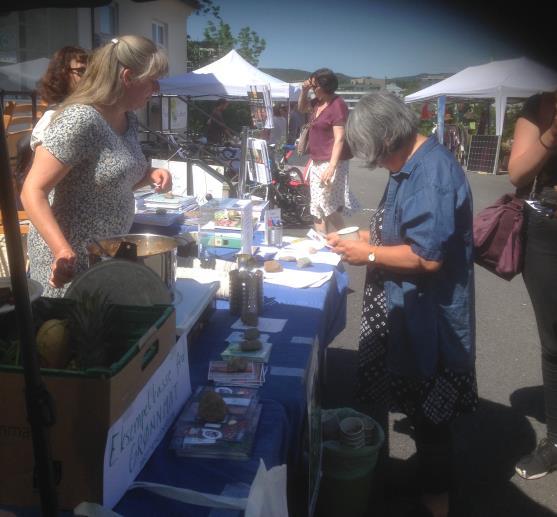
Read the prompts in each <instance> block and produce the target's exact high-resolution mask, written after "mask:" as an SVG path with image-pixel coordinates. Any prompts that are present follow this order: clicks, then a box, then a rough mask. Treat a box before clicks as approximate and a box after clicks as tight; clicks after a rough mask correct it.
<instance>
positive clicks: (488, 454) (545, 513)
mask: <svg viewBox="0 0 557 517" xmlns="http://www.w3.org/2000/svg"><path fill="white" fill-rule="evenodd" d="M356 367H357V352H356V351H354V350H345V349H337V348H332V349H330V350H329V351H328V352H327V383H326V384H325V386H324V387H323V407H325V408H334V407H352V408H354V409H357V410H363V408H362V407H361V405H360V404H358V402H357V401H356V400H355V398H354V394H353V389H354V381H355V376H356ZM332 380H334V382H332ZM526 415H528V416H534V417H536V418H541V416H542V415H543V397H542V396H541V388H524V389H520V390H517V391H516V392H515V393H513V394H512V396H511V407H508V406H505V405H503V404H499V403H494V402H492V401H489V400H485V399H481V400H480V404H479V408H478V411H477V412H476V413H475V414H473V415H467V416H465V417H461V418H460V419H459V420H458V421H457V422H455V446H454V464H455V473H454V475H455V480H456V489H455V490H454V493H453V494H452V495H451V514H450V515H451V517H524V516H528V517H550V516H554V515H555V514H554V513H553V512H552V511H550V510H548V509H547V508H545V507H543V506H541V505H539V504H538V503H536V502H535V501H533V500H532V499H530V498H529V497H528V496H526V495H525V494H524V493H523V492H521V490H520V489H519V488H518V487H517V486H516V485H515V484H513V483H512V482H511V481H510V480H511V478H512V477H513V476H514V475H515V473H514V465H515V463H516V461H517V460H518V459H519V458H520V457H521V456H523V455H524V454H526V453H528V452H529V451H531V450H532V449H533V448H534V447H535V444H536V436H535V432H534V430H533V428H532V426H531V424H530V423H529V421H528V419H527V418H526ZM371 416H373V417H374V418H375V419H376V420H377V421H378V422H380V423H381V425H382V426H383V427H384V428H388V427H389V426H388V415H387V414H386V413H385V412H383V414H372V415H371ZM391 432H392V433H399V434H400V433H401V434H404V435H410V436H411V433H412V428H411V426H410V424H409V422H408V420H407V419H406V418H404V417H401V418H400V419H398V420H397V421H396V422H394V425H393V429H392V431H391ZM387 434H388V433H387ZM414 472H415V456H411V457H410V458H409V459H407V460H401V459H396V458H390V457H389V455H388V440H386V447H384V450H383V451H382V455H381V456H380V460H379V463H378V465H377V467H376V471H375V475H374V480H373V482H372V486H371V487H370V494H371V499H370V503H369V511H368V513H367V515H369V516H379V517H383V516H384V517H406V516H412V515H416V514H415V513H412V512H413V511H414V504H415V500H416V490H415V487H416V479H415V477H414ZM326 514H327V512H326V511H323V508H321V511H319V512H318V513H317V514H316V517H323V516H324V515H326ZM339 517H344V516H339ZM350 517H357V516H350Z"/></svg>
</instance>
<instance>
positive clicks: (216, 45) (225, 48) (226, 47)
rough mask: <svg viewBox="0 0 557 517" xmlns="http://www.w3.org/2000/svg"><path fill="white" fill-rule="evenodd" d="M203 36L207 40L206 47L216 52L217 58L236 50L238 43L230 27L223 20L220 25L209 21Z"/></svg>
mask: <svg viewBox="0 0 557 517" xmlns="http://www.w3.org/2000/svg"><path fill="white" fill-rule="evenodd" d="M203 36H204V38H205V42H204V43H205V45H206V46H208V47H211V48H213V49H215V50H216V52H217V56H218V57H222V56H224V55H225V54H226V53H227V52H229V51H230V50H232V49H233V48H234V43H235V42H236V40H235V38H234V36H233V35H232V31H231V29H230V25H228V23H224V22H223V21H222V20H220V21H219V24H218V25H215V23H214V22H212V21H211V20H209V21H208V22H207V27H205V30H204V31H203Z"/></svg>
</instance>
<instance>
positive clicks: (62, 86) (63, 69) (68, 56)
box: [37, 46, 89, 104]
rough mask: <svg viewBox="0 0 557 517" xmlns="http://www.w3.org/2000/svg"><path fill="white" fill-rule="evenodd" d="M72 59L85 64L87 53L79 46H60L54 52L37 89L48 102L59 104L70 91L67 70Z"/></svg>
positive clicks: (68, 70) (87, 57)
mask: <svg viewBox="0 0 557 517" xmlns="http://www.w3.org/2000/svg"><path fill="white" fill-rule="evenodd" d="M72 59H75V60H76V61H77V62H78V63H80V64H81V63H83V64H85V65H86V64H87V61H88V59H89V55H88V54H87V51H86V50H83V49H82V48H81V47H70V46H68V47H62V48H61V49H60V50H57V51H56V52H55V53H54V55H53V56H52V59H51V60H50V63H49V64H48V68H47V69H46V72H45V74H44V75H43V76H42V78H41V79H40V80H39V82H38V84H37V91H38V93H39V95H40V97H41V98H42V99H43V100H45V101H46V102H48V103H49V104H59V103H60V102H62V101H63V100H64V99H65V98H66V97H67V96H68V95H69V94H70V93H71V91H70V88H71V86H70V80H69V72H70V66H71V65H70V64H71V61H72Z"/></svg>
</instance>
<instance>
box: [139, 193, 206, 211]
mask: <svg viewBox="0 0 557 517" xmlns="http://www.w3.org/2000/svg"><path fill="white" fill-rule="evenodd" d="M143 201H144V204H145V207H146V208H164V209H166V210H179V211H182V212H187V211H189V210H193V209H194V208H197V206H198V205H197V200H196V198H195V197H194V196H176V195H174V194H171V193H166V194H160V193H158V194H150V195H148V196H145V197H144V198H143Z"/></svg>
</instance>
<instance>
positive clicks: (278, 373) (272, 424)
mask: <svg viewBox="0 0 557 517" xmlns="http://www.w3.org/2000/svg"><path fill="white" fill-rule="evenodd" d="M286 267H291V266H290V265H286ZM314 269H315V270H317V271H331V270H332V271H334V273H333V275H332V277H331V280H329V281H328V282H327V283H325V284H324V285H322V286H320V287H315V288H306V289H292V288H288V287H283V286H278V285H273V284H269V283H265V286H264V297H265V305H264V311H263V313H262V315H261V317H263V318H277V319H284V320H286V322H285V324H284V328H283V329H282V330H281V331H280V332H277V333H273V334H271V337H270V341H271V342H272V343H273V348H272V352H271V356H270V360H269V371H268V372H267V376H266V382H265V384H264V385H263V386H262V387H261V388H260V390H259V391H260V398H261V402H262V413H261V419H260V422H259V426H258V430H257V434H256V439H255V444H254V449H253V453H252V456H251V458H250V459H249V460H248V461H240V460H223V459H200V458H185V457H177V456H176V455H175V454H174V452H173V451H171V450H169V448H168V445H169V441H170V437H171V432H169V433H167V435H166V436H165V437H164V439H163V440H162V442H161V443H160V444H159V446H158V447H157V448H156V450H155V451H154V453H153V454H152V456H151V458H150V459H149V461H148V462H147V464H146V465H145V467H144V468H143V470H142V471H141V472H140V474H139V475H138V477H137V480H138V481H150V482H155V483H161V484H166V485H173V486H177V487H183V488H188V489H193V490H197V491H200V492H205V493H211V494H222V493H234V494H235V495H236V496H237V497H246V496H247V493H248V491H249V485H250V483H251V482H252V481H253V478H254V476H255V473H256V471H257V468H258V466H259V458H262V459H263V461H264V462H265V465H266V467H267V468H268V469H269V468H271V467H273V466H275V465H280V464H284V463H291V464H292V463H295V462H297V461H298V460H299V458H300V452H301V445H302V444H301V437H302V430H303V425H304V418H305V415H306V410H307V400H306V387H305V380H306V375H307V374H308V369H309V365H310V362H311V358H312V352H313V350H314V347H315V346H318V347H319V349H320V350H323V349H324V348H325V347H326V346H327V345H328V344H329V343H330V342H331V341H332V340H333V339H334V338H335V336H336V335H337V334H338V333H339V332H340V331H341V330H342V329H343V328H344V326H345V323H346V294H347V288H348V279H347V274H346V272H345V271H344V268H343V266H342V263H341V264H339V265H338V266H337V267H333V266H329V265H325V264H315V265H314ZM178 316H179V315H178ZM237 320H238V318H237V317H236V316H232V315H231V314H230V313H229V311H228V303H227V302H224V301H219V302H218V303H217V308H216V310H215V312H214V314H213V315H212V317H211V319H210V321H209V323H208V325H207V327H206V328H205V329H204V330H203V332H202V333H201V334H200V335H199V337H198V338H197V340H196V341H195V342H194V343H192V344H191V345H190V347H189V363H190V375H191V383H192V388H193V389H194V390H195V387H196V386H198V385H200V384H206V383H207V371H208V363H209V361H210V360H214V359H219V358H220V353H221V352H222V351H223V350H224V348H225V347H226V343H225V339H226V337H227V336H228V335H229V334H230V332H231V326H232V325H233V324H234V323H235V322H236V321H237ZM114 511H115V512H116V513H118V514H121V515H133V516H141V515H166V516H171V515H181V516H184V515H188V516H199V517H201V516H207V515H210V514H211V512H212V511H215V510H211V509H210V508H206V507H201V506H194V505H189V504H185V503H181V502H176V501H173V500H170V499H166V498H163V497H160V496H157V495H155V494H152V493H150V492H147V491H145V490H142V489H134V490H129V491H128V492H127V493H126V494H125V495H124V497H123V498H122V499H121V500H120V501H119V502H118V504H117V505H116V507H115V508H114ZM236 514H237V512H236ZM17 515H18V516H20V515H21V516H26V515H29V516H31V515H36V510H29V511H27V512H26V511H24V510H23V509H21V508H19V509H17ZM211 515H216V514H211ZM219 515H225V514H219ZM228 515H235V513H234V512H232V513H230V514H228Z"/></svg>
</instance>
